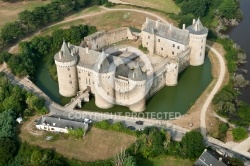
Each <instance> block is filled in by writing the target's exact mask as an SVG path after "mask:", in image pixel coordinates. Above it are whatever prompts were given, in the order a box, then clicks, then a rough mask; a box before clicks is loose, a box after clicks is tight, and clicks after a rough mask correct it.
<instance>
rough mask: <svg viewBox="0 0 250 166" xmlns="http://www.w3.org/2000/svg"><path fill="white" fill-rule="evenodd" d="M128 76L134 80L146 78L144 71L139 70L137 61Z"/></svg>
mask: <svg viewBox="0 0 250 166" xmlns="http://www.w3.org/2000/svg"><path fill="white" fill-rule="evenodd" d="M129 78H130V79H131V80H134V81H143V80H145V79H146V73H145V72H143V71H142V70H141V67H140V66H139V63H138V62H137V64H136V66H135V69H134V70H133V71H131V72H130V73H129Z"/></svg>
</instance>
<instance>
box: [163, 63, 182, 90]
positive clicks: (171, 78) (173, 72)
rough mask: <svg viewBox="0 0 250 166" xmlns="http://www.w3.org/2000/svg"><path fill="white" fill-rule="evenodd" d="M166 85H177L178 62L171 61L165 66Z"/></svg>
mask: <svg viewBox="0 0 250 166" xmlns="http://www.w3.org/2000/svg"><path fill="white" fill-rule="evenodd" d="M166 68H167V70H166V85H167V86H175V85H177V83H178V73H179V60H178V59H176V60H171V61H170V62H168V63H167V66H166Z"/></svg>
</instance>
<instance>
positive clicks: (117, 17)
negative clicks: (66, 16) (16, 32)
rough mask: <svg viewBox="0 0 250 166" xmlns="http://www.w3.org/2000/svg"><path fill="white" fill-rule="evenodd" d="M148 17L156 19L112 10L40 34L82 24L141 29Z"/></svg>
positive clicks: (57, 26)
mask: <svg viewBox="0 0 250 166" xmlns="http://www.w3.org/2000/svg"><path fill="white" fill-rule="evenodd" d="M146 17H149V18H152V19H154V18H153V17H152V16H149V15H147V14H142V13H137V12H130V11H110V12H107V13H105V14H100V15H95V16H90V17H87V18H82V19H78V20H74V21H70V22H67V23H62V24H58V25H55V26H52V27H50V28H48V29H46V30H44V31H43V32H41V33H40V34H39V35H49V34H51V33H52V32H53V31H54V30H55V29H59V28H62V29H64V28H69V27H70V26H73V25H80V24H86V25H92V26H96V27H97V29H98V30H111V29H114V28H119V27H134V28H137V29H141V26H142V24H143V23H144V22H145V20H146Z"/></svg>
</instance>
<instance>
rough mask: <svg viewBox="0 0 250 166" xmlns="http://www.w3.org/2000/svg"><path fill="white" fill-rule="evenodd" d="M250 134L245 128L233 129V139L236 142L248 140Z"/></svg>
mask: <svg viewBox="0 0 250 166" xmlns="http://www.w3.org/2000/svg"><path fill="white" fill-rule="evenodd" d="M247 136H248V134H247V131H246V129H245V128H243V127H237V128H235V129H233V137H234V140H235V141H241V140H244V139H245V138H247Z"/></svg>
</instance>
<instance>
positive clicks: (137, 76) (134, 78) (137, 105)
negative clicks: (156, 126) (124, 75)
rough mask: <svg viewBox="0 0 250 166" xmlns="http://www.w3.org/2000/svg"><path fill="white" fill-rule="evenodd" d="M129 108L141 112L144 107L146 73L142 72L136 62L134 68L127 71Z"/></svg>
mask: <svg viewBox="0 0 250 166" xmlns="http://www.w3.org/2000/svg"><path fill="white" fill-rule="evenodd" d="M128 77H129V104H130V105H129V109H130V110H131V111H133V112H142V111H144V110H145V108H146V82H147V76H146V73H144V72H142V70H141V68H140V66H139V64H138V63H137V65H136V67H135V69H134V70H133V71H130V72H129V75H128Z"/></svg>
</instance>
